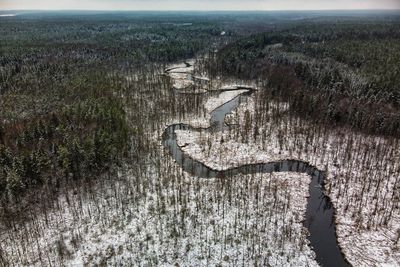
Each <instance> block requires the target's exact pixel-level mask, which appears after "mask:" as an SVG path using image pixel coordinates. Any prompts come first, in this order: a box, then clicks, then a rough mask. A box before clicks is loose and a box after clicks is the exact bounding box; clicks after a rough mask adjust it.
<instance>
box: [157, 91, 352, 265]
mask: <svg viewBox="0 0 400 267" xmlns="http://www.w3.org/2000/svg"><path fill="white" fill-rule="evenodd" d="M248 94H250V93H244V94H242V95H240V96H238V97H236V98H234V99H233V100H231V101H229V102H227V103H225V104H223V105H222V106H220V107H218V108H217V109H215V110H214V111H213V112H212V113H211V120H210V123H211V127H209V128H194V127H192V126H190V125H188V124H173V125H170V126H168V127H167V128H166V129H165V131H164V134H163V143H164V146H165V147H166V149H167V150H168V152H169V154H170V155H171V156H172V157H173V158H174V159H175V161H176V162H177V163H178V164H179V165H180V166H181V167H182V169H183V170H184V171H186V172H188V173H190V174H191V175H193V176H195V177H199V178H221V179H223V178H224V177H228V176H233V175H236V174H254V173H271V172H297V173H307V174H308V175H310V178H311V181H310V185H309V193H310V197H309V198H308V199H307V209H306V216H305V220H304V222H303V224H304V226H305V227H306V228H307V229H308V231H309V236H308V237H307V238H308V240H309V241H310V243H311V248H312V249H313V250H314V252H315V254H316V259H317V262H318V263H319V264H320V265H321V266H332V267H340V266H350V264H349V263H348V262H347V261H346V260H345V258H344V255H343V254H342V253H341V250H340V248H339V246H338V243H337V237H336V230H335V223H334V214H335V211H334V208H333V206H332V203H331V201H330V199H329V197H328V196H326V195H325V194H324V190H323V189H324V179H325V173H324V172H323V171H321V170H319V169H317V168H316V167H315V166H312V165H310V164H309V163H307V162H305V161H299V160H283V161H277V162H268V163H257V164H246V165H242V166H239V167H236V168H230V169H227V170H224V171H217V170H213V169H210V168H209V167H207V166H206V165H204V164H203V163H201V162H199V161H196V160H194V159H192V158H191V157H189V156H188V155H186V154H185V153H183V151H182V150H181V148H180V147H179V146H178V144H177V141H176V134H175V130H191V131H195V132H200V131H203V132H204V131H209V132H216V131H224V130H226V129H227V128H228V127H229V126H228V125H226V124H225V115H226V114H228V113H230V112H231V111H232V110H234V109H235V108H236V107H237V106H238V105H239V104H240V103H241V101H245V98H246V97H248Z"/></svg>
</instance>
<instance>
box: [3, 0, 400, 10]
mask: <svg viewBox="0 0 400 267" xmlns="http://www.w3.org/2000/svg"><path fill="white" fill-rule="evenodd" d="M1 9H2V10H7V9H43V10H46V9H81V10H84V9H85V10H86V9H88V10H320V9H400V0H0V10H1Z"/></svg>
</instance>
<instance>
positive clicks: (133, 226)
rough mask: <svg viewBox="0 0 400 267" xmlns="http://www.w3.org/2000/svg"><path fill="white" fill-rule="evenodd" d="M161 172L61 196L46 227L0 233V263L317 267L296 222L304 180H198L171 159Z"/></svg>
mask: <svg viewBox="0 0 400 267" xmlns="http://www.w3.org/2000/svg"><path fill="white" fill-rule="evenodd" d="M161 165H162V166H161V168H160V169H159V170H157V171H156V170H155V169H150V170H149V172H148V173H147V174H146V175H144V176H137V175H135V174H127V173H124V174H122V173H121V174H120V177H118V179H116V178H115V177H114V178H113V179H111V180H108V181H106V182H104V183H102V184H99V185H97V186H96V187H94V188H93V191H94V192H95V193H93V194H84V193H83V192H79V193H77V192H70V193H68V198H67V195H63V196H61V197H60V198H59V200H58V206H59V209H56V210H54V211H53V212H49V213H47V215H46V220H45V218H44V216H42V217H41V218H40V217H39V218H37V219H36V220H35V221H33V222H27V223H26V224H25V225H24V227H21V228H20V229H19V230H17V231H13V232H12V233H8V234H5V233H2V235H1V236H0V238H1V242H0V244H1V248H2V257H3V258H5V259H7V260H8V261H9V262H12V263H14V264H15V265H17V266H21V265H25V266H50V265H53V266H61V265H63V266H95V265H97V266H98V265H107V266H121V265H122V266H132V265H135V266H175V265H179V266H217V265H221V266H232V265H234V266H238V265H243V264H245V265H262V266H265V265H269V266H317V264H316V262H315V261H314V260H313V257H314V254H313V251H312V250H311V249H310V248H309V246H308V245H307V240H306V239H305V235H306V233H305V232H304V228H303V226H302V223H301V220H302V218H303V214H304V212H305V209H306V201H305V200H306V197H307V194H308V182H309V177H307V175H303V174H293V173H277V174H256V175H246V176H236V177H231V178H229V179H228V180H226V179H225V180H221V179H198V178H195V177H191V176H190V175H188V174H187V173H184V172H181V170H180V167H179V166H177V165H175V164H174V163H173V162H171V160H170V159H167V160H166V161H165V162H163V163H162V164H161ZM152 168H154V167H152ZM167 174H169V175H167ZM67 199H68V200H67Z"/></svg>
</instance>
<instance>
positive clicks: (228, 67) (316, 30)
mask: <svg viewBox="0 0 400 267" xmlns="http://www.w3.org/2000/svg"><path fill="white" fill-rule="evenodd" d="M399 26H400V19H398V20H394V21H392V20H390V21H386V22H374V23H372V22H368V23H366V22H363V21H362V20H360V21H359V22H357V21H355V22H352V23H351V24H347V23H336V22H334V21H332V22H331V23H330V24H322V25H319V24H318V23H315V24H312V23H311V26H310V24H308V25H302V24H301V23H299V25H295V26H293V27H292V28H288V29H284V30H279V31H276V32H269V33H262V34H257V35H253V36H251V37H247V38H244V39H241V40H239V41H237V42H234V43H232V44H230V45H227V46H226V47H224V48H223V49H221V51H219V53H218V54H217V56H216V57H215V58H214V59H213V60H212V61H211V62H210V65H209V68H210V70H211V71H212V72H213V73H214V75H218V74H224V75H232V76H237V77H240V78H243V79H260V80H262V81H263V82H264V85H265V87H266V89H267V90H272V91H273V95H276V96H279V97H282V98H285V99H286V100H288V101H290V102H291V107H292V110H293V111H296V112H297V113H298V114H300V115H301V116H306V117H309V118H312V119H316V120H319V121H324V122H328V123H329V124H332V123H334V124H347V125H350V126H352V127H354V128H357V129H361V130H363V131H366V132H370V133H376V134H385V135H394V136H399V135H400V112H399V109H400V90H399V88H398V84H399V83H400V80H399V75H398V73H399V66H400V54H399V51H400V50H399V45H398V44H399V40H400V30H399V29H400V27H399Z"/></svg>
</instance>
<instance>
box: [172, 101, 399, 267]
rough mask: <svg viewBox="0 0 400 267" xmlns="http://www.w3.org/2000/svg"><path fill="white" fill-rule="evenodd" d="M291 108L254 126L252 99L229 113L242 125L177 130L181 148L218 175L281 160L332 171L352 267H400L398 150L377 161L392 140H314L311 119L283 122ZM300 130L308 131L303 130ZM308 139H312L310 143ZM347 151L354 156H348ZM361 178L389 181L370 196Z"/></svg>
mask: <svg viewBox="0 0 400 267" xmlns="http://www.w3.org/2000/svg"><path fill="white" fill-rule="evenodd" d="M287 109H288V104H287V103H271V104H270V106H269V110H268V112H264V114H268V115H269V116H271V117H272V115H273V114H281V115H280V117H279V119H277V120H273V119H270V120H266V119H264V120H263V121H262V125H261V124H260V123H261V122H258V124H256V123H257V120H255V116H258V115H259V114H257V113H256V106H255V101H254V99H253V98H250V99H249V101H248V102H247V103H243V104H242V105H241V106H240V107H239V108H238V110H237V111H235V112H233V114H231V115H228V116H227V119H226V121H227V122H228V123H230V124H233V125H238V127H232V130H230V131H225V132H219V133H213V134H210V133H205V132H202V133H201V134H200V133H196V132H191V131H177V138H178V145H180V146H182V149H183V150H184V151H185V153H186V154H188V155H190V156H191V157H193V158H195V159H197V160H199V161H201V162H203V163H205V164H206V165H208V166H209V167H211V168H214V169H218V170H222V169H227V168H230V167H235V166H239V165H242V164H247V163H259V162H268V161H276V160H281V159H301V160H304V161H308V162H310V163H312V164H314V165H315V166H317V167H318V168H320V169H324V170H325V169H327V170H328V179H327V180H328V181H327V182H328V193H329V195H330V197H331V199H332V201H333V203H334V205H335V207H336V210H337V218H336V221H337V233H338V240H339V243H340V246H341V248H342V249H343V251H344V253H345V255H346V258H347V259H348V260H349V261H350V262H351V263H352V264H353V265H354V266H387V265H388V266H400V251H399V243H398V242H399V241H398V239H399V225H400V212H399V208H398V206H397V204H396V203H393V201H395V202H396V199H398V198H397V197H398V195H399V190H398V180H399V178H398V177H396V176H395V175H393V173H394V172H391V171H390V170H391V169H393V170H395V169H396V168H398V167H399V153H397V154H395V155H393V154H392V155H381V157H383V158H373V156H374V155H377V154H379V153H380V151H378V148H379V145H380V144H385V142H390V141H387V140H385V139H383V138H379V137H371V136H364V135H361V134H355V133H352V132H349V131H344V130H343V129H342V131H341V130H340V129H339V130H337V131H330V132H325V133H324V134H322V133H321V134H320V135H310V134H308V133H307V132H306V131H307V129H310V128H309V126H310V125H305V124H307V123H306V122H304V121H301V120H300V119H297V121H296V120H295V121H293V120H291V121H288V118H285V116H284V115H285V111H286V110H287ZM282 116H283V117H282ZM299 125H301V127H299ZM302 128H303V129H306V130H305V132H299V129H302ZM311 136H313V138H314V140H310V139H309V138H311ZM306 144H308V145H306ZM375 150H376V151H375ZM346 151H352V152H357V154H356V155H353V156H346ZM365 155H366V156H367V158H369V160H370V161H373V162H370V163H369V164H370V166H371V169H369V170H365V169H362V168H365V166H366V164H365V163H362V162H361V158H362V157H361V156H365ZM345 159H347V161H345ZM376 161H379V162H381V164H376ZM372 163H373V164H372ZM379 167H381V168H382V169H379ZM385 168H386V169H385ZM391 173H392V174H391ZM349 174H350V175H349ZM364 175H381V176H382V175H383V176H384V178H385V179H384V180H383V181H382V182H381V185H379V184H378V185H376V184H375V185H372V186H374V187H376V188H377V189H376V191H372V190H371V191H368V193H365V191H366V190H365V188H366V186H367V185H366V183H367V182H368V180H367V179H365V177H368V176H364ZM363 177H364V179H363ZM378 177H379V176H378ZM349 179H351V181H349ZM371 183H372V182H371ZM396 183H397V185H396ZM370 186H371V185H370ZM397 203H398V200H397ZM385 210H386V212H385ZM389 213H390V216H389ZM379 214H380V215H379ZM363 218H364V219H363ZM385 219H386V220H387V221H385V223H384V224H382V223H381V221H382V220H385Z"/></svg>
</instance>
